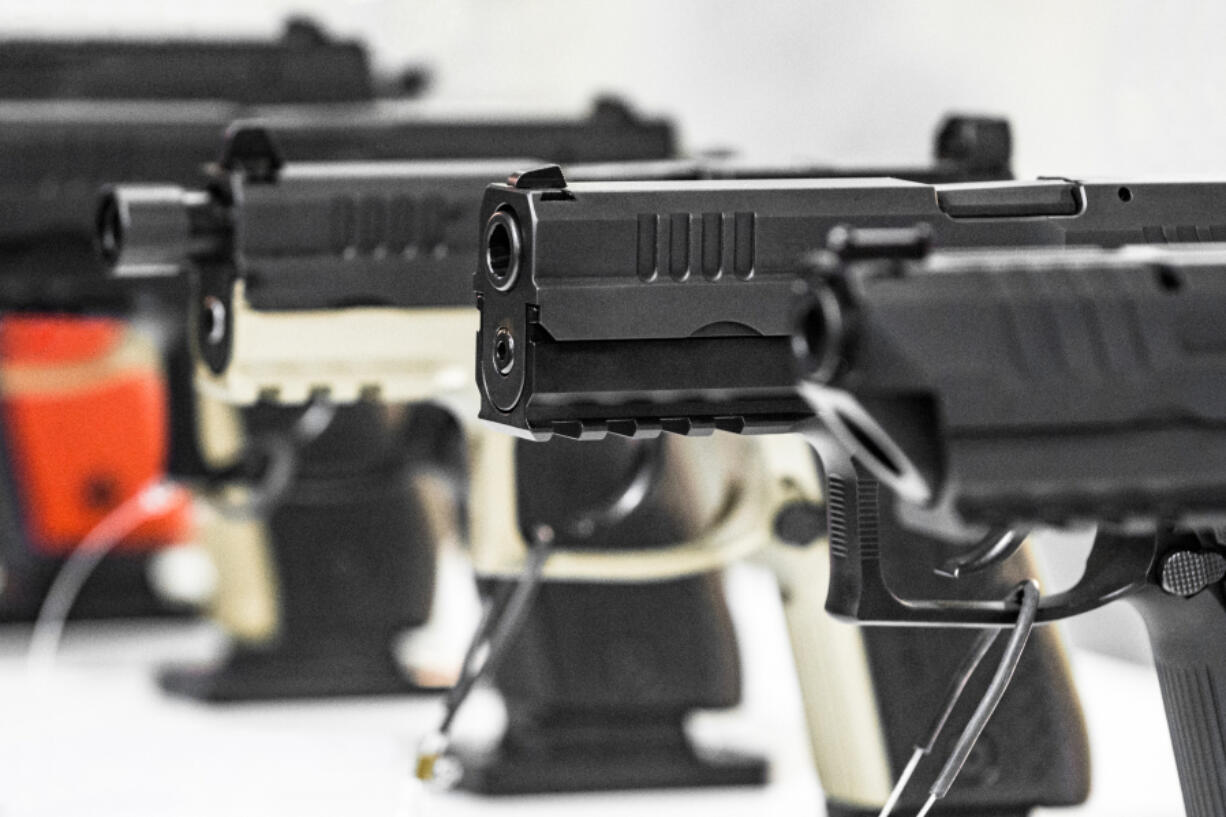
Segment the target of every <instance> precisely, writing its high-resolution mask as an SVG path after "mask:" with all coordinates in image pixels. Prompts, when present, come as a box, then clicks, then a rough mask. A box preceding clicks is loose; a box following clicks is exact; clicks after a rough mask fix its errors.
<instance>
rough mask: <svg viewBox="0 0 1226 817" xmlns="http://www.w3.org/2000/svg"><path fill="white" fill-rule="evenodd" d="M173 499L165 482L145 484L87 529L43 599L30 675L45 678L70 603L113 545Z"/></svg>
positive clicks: (33, 640)
mask: <svg viewBox="0 0 1226 817" xmlns="http://www.w3.org/2000/svg"><path fill="white" fill-rule="evenodd" d="M173 498H174V489H173V486H171V485H170V484H168V483H165V482H161V481H156V482H150V483H147V484H146V485H145V486H144V487H142V488H141V489H140V490H139V491H137V492H136V494H134V495H133V496H132V497H130V498H128V499H127V500H125V501H124V502H123V503H121V504H120V505H118V506H117V507H116V508H115V509H114V510H112V511H111V512H110V513H108V514H107V515H106V516H105V517H103V518H102V521H100V522H99V523H98V524H97V525H95V526H94V527H93V528H91V529H90V531H89V533H87V534H86V535H85V538H83V539H82V540H81V543H80V544H79V545H78V546H77V547H76V548H75V549H74V550H73V551H72V553H71V554H70V555H69V556H68V558H67V559H66V560H65V561H64V564H63V566H62V567H61V568H60V569H59V571H58V572H57V573H56V574H55V579H54V580H53V581H52V582H51V588H50V589H49V590H48V591H47V596H46V598H44V599H43V603H42V606H41V607H40V608H39V610H38V618H36V619H35V621H34V630H33V632H32V633H31V635H30V647H29V650H28V652H27V653H26V671H27V673H28V674H29V675H31V676H35V675H40V674H42V675H46V674H48V673H50V672H51V670H52V668H53V667H54V665H55V657H56V653H57V651H58V650H59V646H60V641H61V639H62V638H63V635H64V625H65V623H66V622H67V619H68V614H69V612H70V611H71V610H72V605H73V603H74V602H75V601H76V600H77V596H78V595H79V594H80V592H81V588H82V587H83V586H84V585H85V582H86V581H87V580H88V579H89V577H90V576H91V575H92V574H93V572H94V570H95V569H96V568H97V567H98V564H99V563H100V562H101V561H102V560H103V558H105V557H106V555H107V554H108V553H110V552H111V551H112V550H114V549H115V546H116V545H118V544H119V543H120V542H122V541H123V540H124V539H125V538H126V537H127V536H129V535H130V534H131V533H132V532H133V531H135V530H136V529H137V528H139V527H140V526H141V525H143V524H144V523H146V522H148V521H149V520H150V519H151V518H153V517H155V516H157V515H159V514H161V513H165V512H166V511H167V510H168V509H169V508H170V507H171V502H172V500H173Z"/></svg>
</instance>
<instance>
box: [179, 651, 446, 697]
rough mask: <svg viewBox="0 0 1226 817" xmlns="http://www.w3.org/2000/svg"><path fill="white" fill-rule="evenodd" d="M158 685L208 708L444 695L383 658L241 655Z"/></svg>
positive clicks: (184, 668)
mask: <svg viewBox="0 0 1226 817" xmlns="http://www.w3.org/2000/svg"><path fill="white" fill-rule="evenodd" d="M158 683H159V684H160V685H161V687H162V689H163V690H165V691H166V692H168V693H170V694H172V695H178V696H182V697H186V698H194V699H196V700H198V701H204V702H208V703H238V702H242V701H269V700H288V699H302V698H344V697H351V696H370V695H412V694H436V693H441V692H444V691H446V689H447V687H445V686H422V685H420V684H417V683H414V682H413V681H411V680H410V679H408V678H406V677H405V675H404V673H403V672H401V671H400V669H399V668H398V667H397V666H396V664H395V663H394V662H393V661H392V660H391V658H389V657H388V656H386V655H379V656H371V657H370V658H353V657H348V658H336V657H330V658H327V659H323V658H303V657H301V656H287V655H283V654H275V653H261V652H257V651H242V650H240V651H235V652H234V653H232V654H231V655H230V657H229V658H227V659H226V660H225V661H223V662H222V663H220V664H216V665H209V666H172V667H166V668H164V669H163V670H162V671H161V672H160V673H159V675H158Z"/></svg>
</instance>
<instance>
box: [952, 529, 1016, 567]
mask: <svg viewBox="0 0 1226 817" xmlns="http://www.w3.org/2000/svg"><path fill="white" fill-rule="evenodd" d="M1024 541H1026V532H1024V531H1015V530H1010V529H1002V528H993V529H992V530H990V531H988V535H987V536H985V537H983V539H981V540H980V542H979V544H977V545H975V546H974V547H972V548H970V549H969V550H966V551H963V552H961V553H959V554H958V555H957V556H954V557H953V558H951V559H949V560H948V561H946V562H945V563H944V564H943V565H941V566H940V567H938V568H936V570H935V572H936V574H937V575H938V576H944V577H946V578H949V579H957V578H959V577H961V576H962V575H963V574H964V573H977V572H979V571H980V570H985V569H987V568H989V567H991V566H993V565H995V564H999V563H1000V562H1003V561H1004V560H1005V559H1008V558H1009V557H1010V556H1012V555H1013V554H1014V553H1016V552H1017V549H1018V548H1020V547H1021V546H1022V542H1024Z"/></svg>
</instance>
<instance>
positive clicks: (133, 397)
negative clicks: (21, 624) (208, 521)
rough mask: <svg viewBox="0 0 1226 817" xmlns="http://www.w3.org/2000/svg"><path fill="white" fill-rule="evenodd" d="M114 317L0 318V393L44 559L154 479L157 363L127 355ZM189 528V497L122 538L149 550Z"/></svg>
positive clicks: (161, 405) (163, 436) (161, 445)
mask: <svg viewBox="0 0 1226 817" xmlns="http://www.w3.org/2000/svg"><path fill="white" fill-rule="evenodd" d="M131 331H132V330H131V329H129V328H128V327H127V326H126V325H125V324H124V323H122V322H121V321H117V320H110V319H103V318H80V317H63V316H56V317H42V316H39V317H31V316H11V317H5V318H4V319H2V320H0V397H2V407H3V419H4V430H5V433H6V434H7V436H8V439H7V442H8V450H9V452H10V455H11V458H12V463H11V468H12V470H13V474H14V477H15V479H16V482H17V490H18V493H19V495H20V499H21V504H22V509H23V517H24V521H25V528H26V532H27V535H28V537H29V540H30V543H31V544H32V546H33V547H34V548H35V549H36V550H37V551H39V552H41V553H44V554H46V555H62V554H65V553H67V552H69V551H71V550H72V549H73V548H74V547H75V546H76V545H77V544H78V543H79V542H80V541H81V540H82V539H83V538H84V537H85V536H86V535H87V534H88V533H89V532H90V530H91V529H92V528H94V527H95V526H96V525H97V524H98V523H99V522H101V521H102V519H103V518H104V517H105V516H106V515H107V513H109V512H110V511H111V510H113V509H114V508H115V507H116V506H118V505H119V504H120V503H122V502H123V501H124V500H126V499H128V498H129V497H131V496H133V495H134V494H135V493H136V492H137V491H138V490H139V489H140V488H141V487H142V486H144V485H146V484H147V483H149V482H151V481H152V480H155V479H158V478H160V477H161V476H162V473H163V469H164V467H165V462H166V456H167V447H168V429H167V397H166V391H165V387H164V383H163V379H162V375H161V372H160V370H159V368H158V365H157V361H156V359H155V358H153V357H152V356H151V355H147V354H144V355H142V354H137V353H134V351H133V350H134V348H136V345H135V344H132V343H130V340H131V338H130V335H129V333H130V332H131ZM190 533H191V497H190V495H189V493H188V492H187V491H186V490H182V489H180V490H179V493H178V495H177V496H176V497H175V501H174V502H173V503H172V504H171V506H170V509H169V510H168V511H167V512H166V513H163V514H161V515H157V516H154V517H151V518H150V519H149V520H148V521H147V522H146V523H145V524H143V525H142V526H141V527H140V528H138V529H137V530H136V531H135V532H134V533H133V534H132V535H131V536H129V537H127V538H126V539H125V540H124V541H123V542H122V543H121V544H120V545H119V547H120V548H121V549H124V550H128V551H132V550H149V549H152V548H156V547H160V546H163V545H166V544H171V543H175V542H180V541H183V540H185V539H186V538H188V536H190Z"/></svg>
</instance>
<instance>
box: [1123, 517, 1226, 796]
mask: <svg viewBox="0 0 1226 817" xmlns="http://www.w3.org/2000/svg"><path fill="white" fill-rule="evenodd" d="M1163 539H1167V540H1168V542H1169V545H1171V546H1172V548H1171V549H1172V550H1173V551H1174V552H1178V551H1179V550H1183V549H1187V548H1188V546H1189V545H1190V544H1194V543H1195V540H1194V538H1191V537H1187V536H1186V535H1185V536H1184V537H1183V539H1184V541H1180V537H1179V536H1177V535H1174V536H1168V537H1160V543H1161V542H1162V540H1163ZM1188 539H1191V540H1192V541H1191V542H1189V541H1187V540H1188ZM1129 601H1130V602H1131V603H1132V604H1133V606H1134V607H1136V608H1137V609H1138V610H1140V612H1141V616H1142V617H1143V618H1144V619H1145V626H1146V628H1147V629H1148V630H1149V640H1150V643H1152V644H1153V647H1154V663H1155V664H1156V665H1157V668H1158V681H1159V683H1160V685H1161V687H1162V700H1163V702H1164V703H1165V704H1166V719H1167V725H1168V726H1169V727H1170V730H1171V744H1172V746H1173V747H1174V749H1175V765H1176V766H1177V767H1178V769H1179V783H1180V785H1181V786H1182V788H1183V802H1184V809H1185V810H1186V812H1187V814H1188V817H1220V815H1223V814H1226V720H1224V719H1223V712H1222V704H1223V701H1226V599H1224V597H1223V595H1222V588H1221V585H1217V586H1215V587H1212V588H1210V589H1208V590H1205V591H1204V592H1202V593H1198V594H1197V595H1195V596H1192V597H1191V598H1186V599H1185V598H1181V597H1180V596H1174V595H1170V594H1168V593H1165V592H1163V591H1162V590H1160V589H1158V587H1156V586H1150V587H1148V588H1146V589H1145V590H1144V591H1143V592H1141V593H1138V594H1136V595H1135V596H1132V597H1130V598H1129Z"/></svg>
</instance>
